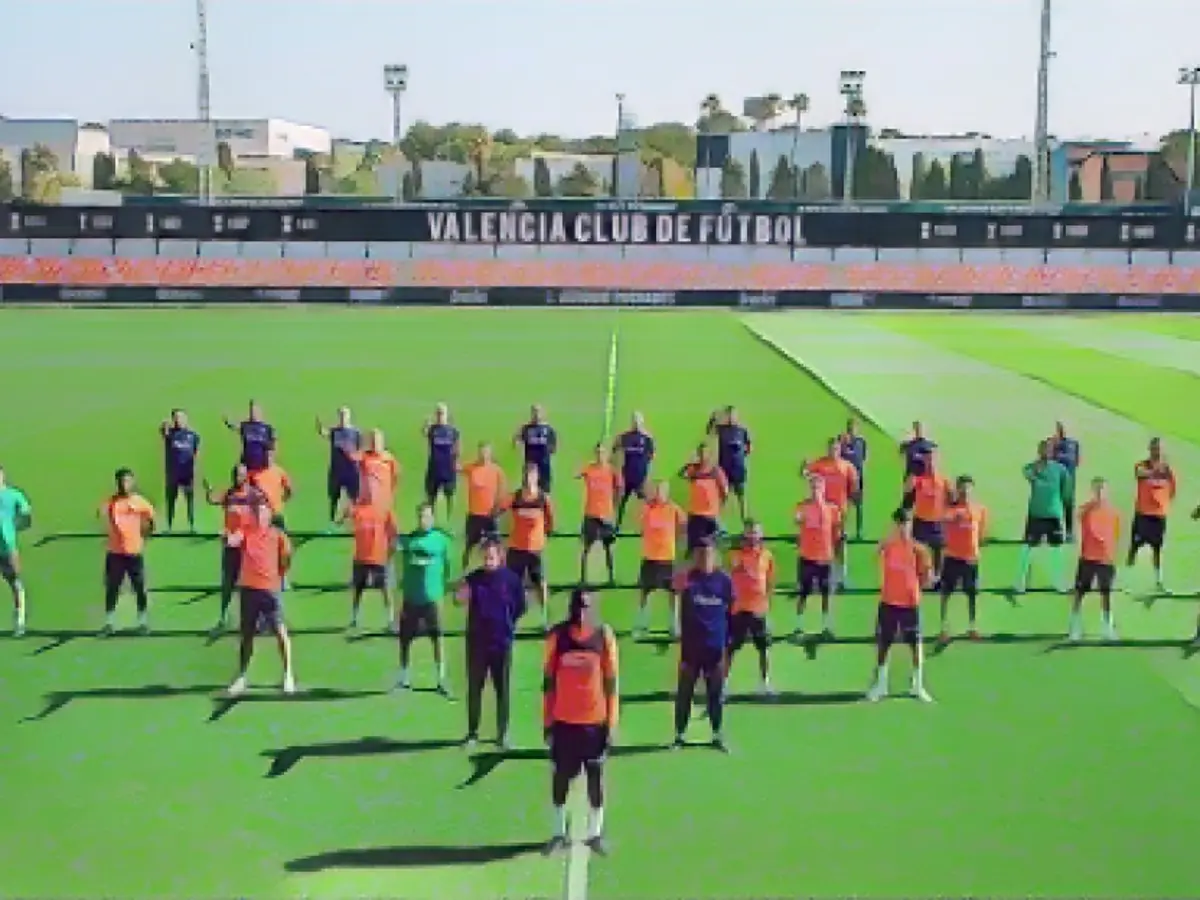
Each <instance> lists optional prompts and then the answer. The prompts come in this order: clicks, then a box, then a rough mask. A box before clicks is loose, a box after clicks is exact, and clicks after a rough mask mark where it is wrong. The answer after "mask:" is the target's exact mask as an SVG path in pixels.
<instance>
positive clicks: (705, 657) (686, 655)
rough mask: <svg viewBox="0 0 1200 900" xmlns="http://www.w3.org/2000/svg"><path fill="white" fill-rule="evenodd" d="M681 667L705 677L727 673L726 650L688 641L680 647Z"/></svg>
mask: <svg viewBox="0 0 1200 900" xmlns="http://www.w3.org/2000/svg"><path fill="white" fill-rule="evenodd" d="M679 668H680V669H681V670H682V669H685V668H686V669H688V670H690V671H692V672H694V673H696V675H697V676H699V677H701V678H703V677H707V676H710V675H721V676H724V674H725V651H724V650H723V649H721V648H720V647H704V646H692V645H689V644H688V643H687V642H686V641H684V642H683V643H682V644H680V647H679Z"/></svg>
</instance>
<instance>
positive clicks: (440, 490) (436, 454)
mask: <svg viewBox="0 0 1200 900" xmlns="http://www.w3.org/2000/svg"><path fill="white" fill-rule="evenodd" d="M421 434H422V435H423V436H424V438H425V441H426V443H428V445H429V461H428V462H427V463H426V465H425V502H426V503H428V504H429V505H430V506H433V507H436V505H437V498H438V497H439V496H441V497H444V498H445V499H446V519H447V521H448V520H449V519H450V518H451V517H452V516H453V515H454V489H455V488H456V487H457V486H458V456H459V453H460V451H461V441H460V439H459V434H458V429H457V428H455V427H454V425H452V424H451V422H450V407H448V406H447V405H446V404H445V403H439V404H438V405H437V406H436V407H435V408H434V410H433V418H432V419H428V420H426V422H425V424H424V425H423V426H422V428H421Z"/></svg>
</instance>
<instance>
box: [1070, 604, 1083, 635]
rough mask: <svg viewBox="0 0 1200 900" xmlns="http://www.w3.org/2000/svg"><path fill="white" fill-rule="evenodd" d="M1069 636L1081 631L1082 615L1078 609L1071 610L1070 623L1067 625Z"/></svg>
mask: <svg viewBox="0 0 1200 900" xmlns="http://www.w3.org/2000/svg"><path fill="white" fill-rule="evenodd" d="M1069 628H1070V631H1071V634H1078V633H1079V632H1081V631H1083V613H1082V611H1080V610H1078V609H1073V610H1071V622H1070V625H1069Z"/></svg>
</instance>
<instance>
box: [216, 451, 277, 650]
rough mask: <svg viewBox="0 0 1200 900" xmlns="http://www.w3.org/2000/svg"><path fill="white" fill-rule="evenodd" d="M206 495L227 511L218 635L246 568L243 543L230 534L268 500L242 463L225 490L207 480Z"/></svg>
mask: <svg viewBox="0 0 1200 900" xmlns="http://www.w3.org/2000/svg"><path fill="white" fill-rule="evenodd" d="M204 496H205V498H206V499H207V500H208V502H209V504H211V505H212V506H219V507H221V509H222V512H223V513H224V523H223V525H222V528H221V612H220V614H219V615H218V617H217V624H216V625H215V626H213V630H212V634H213V636H214V637H215V636H217V635H220V634H223V633H224V632H225V628H226V627H227V626H228V623H229V606H230V604H231V603H232V602H233V593H234V591H235V590H236V589H237V583H238V574H239V573H240V572H241V568H242V550H241V547H240V546H235V545H234V544H231V543H230V538H231V537H232V536H233V535H235V534H238V533H239V532H241V531H242V530H243V529H244V528H246V527H247V526H248V525H250V524H253V520H254V507H255V505H256V504H259V503H265V502H266V497H265V496H264V495H263V493H262V492H261V491H259V490H258V489H257V488H255V487H254V486H252V485H251V484H250V474H249V473H248V472H247V471H246V467H245V466H244V465H242V464H241V463H238V464H237V465H236V466H234V467H233V473H232V476H231V479H230V485H229V487H228V488H226V489H225V490H223V491H214V490H213V488H212V485H211V484H209V483H208V482H207V481H205V482H204Z"/></svg>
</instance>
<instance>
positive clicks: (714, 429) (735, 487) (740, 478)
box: [705, 406, 752, 526]
mask: <svg viewBox="0 0 1200 900" xmlns="http://www.w3.org/2000/svg"><path fill="white" fill-rule="evenodd" d="M705 433H707V434H708V435H710V436H711V437H715V438H716V440H717V465H718V466H720V468H721V471H722V472H724V473H725V481H726V483H727V485H728V488H727V490H728V491H729V492H732V493H733V495H734V496H735V497H737V502H738V513H739V514H740V515H741V519H742V525H743V526H745V524H746V517H747V504H746V482H747V480H748V479H749V477H750V470H749V466H748V458H749V456H750V452H751V449H752V448H751V442H750V432H749V431H747V430H746V428H745V427H744V426H743V425H742V423H741V421H740V420H739V419H738V411H737V409H736V407H733V406H727V407H725V408H724V409H723V410H717V411H716V412H714V413H713V414H712V415H711V416H709V417H708V423H707V425H706V426H705Z"/></svg>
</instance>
